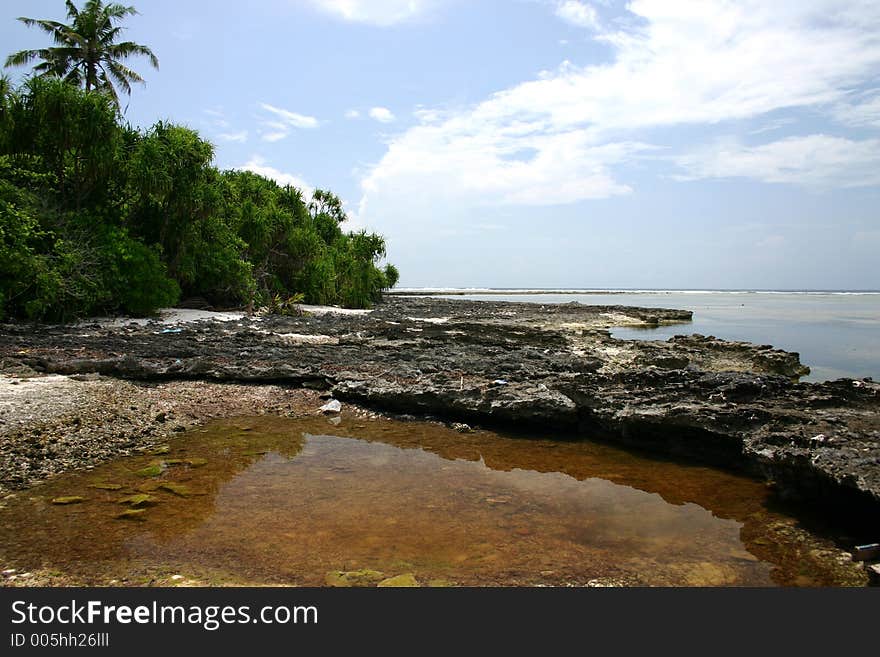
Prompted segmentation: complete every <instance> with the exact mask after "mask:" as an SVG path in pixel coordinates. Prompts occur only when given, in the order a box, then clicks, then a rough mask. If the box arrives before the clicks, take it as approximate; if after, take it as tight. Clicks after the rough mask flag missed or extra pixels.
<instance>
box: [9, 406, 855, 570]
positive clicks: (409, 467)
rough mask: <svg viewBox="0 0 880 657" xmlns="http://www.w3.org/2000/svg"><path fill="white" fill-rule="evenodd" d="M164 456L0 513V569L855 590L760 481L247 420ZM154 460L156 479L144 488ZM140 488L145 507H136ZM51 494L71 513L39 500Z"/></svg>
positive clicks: (536, 448)
mask: <svg viewBox="0 0 880 657" xmlns="http://www.w3.org/2000/svg"><path fill="white" fill-rule="evenodd" d="M162 451H164V452H165V453H161V454H154V455H145V456H139V457H133V458H127V459H120V460H118V461H116V462H113V463H109V464H107V465H105V466H102V467H100V468H97V469H95V470H92V471H88V472H82V473H74V474H69V475H64V476H62V477H60V478H58V479H56V480H54V481H52V482H51V483H49V484H47V485H43V486H40V487H37V488H34V489H31V490H29V491H25V492H23V493H20V494H19V495H18V496H17V498H15V499H13V500H8V501H7V507H6V508H5V509H2V511H0V518H2V523H0V557H2V558H3V560H4V561H3V563H4V564H13V565H15V566H17V567H19V568H20V569H31V570H32V569H37V568H48V569H52V570H59V571H61V572H64V573H68V574H70V575H71V576H73V577H76V578H78V580H79V581H84V582H88V583H94V584H101V583H106V582H107V581H109V579H124V580H125V581H127V582H129V583H141V582H147V581H149V580H150V579H151V578H154V577H156V575H157V573H158V574H159V575H161V574H163V573H165V574H167V573H172V572H175V573H177V572H179V573H182V574H184V575H185V576H186V577H187V578H194V579H197V580H199V581H205V582H209V583H233V584H260V583H267V584H294V585H323V584H324V583H325V579H326V577H327V573H328V572H330V571H354V570H361V569H372V570H376V571H380V572H381V573H383V574H384V575H386V576H389V577H390V576H395V575H400V574H403V573H412V574H414V575H415V577H416V579H417V580H418V581H419V582H420V583H422V584H427V583H430V582H435V583H438V582H454V583H457V584H461V585H536V584H549V585H567V584H575V585H584V584H589V583H592V584H623V585H772V584H784V585H792V584H794V585H840V584H848V583H856V582H858V576H857V575H856V574H855V573H857V572H858V571H857V570H856V569H854V568H853V567H852V566H851V565H849V564H845V563H843V562H839V561H838V560H837V557H838V555H839V552H837V551H836V550H835V549H834V547H833V545H832V544H831V543H830V542H828V541H827V540H826V539H823V538H821V537H819V536H815V535H812V534H810V533H809V532H807V531H805V530H803V529H801V528H800V527H799V526H798V525H797V523H796V522H795V520H794V519H793V518H791V517H789V516H786V515H785V514H783V513H781V512H779V511H777V510H774V508H773V506H772V505H771V504H769V491H768V489H767V488H766V486H764V485H763V484H762V483H760V482H757V481H754V480H751V479H748V478H745V477H740V476H737V475H733V474H730V473H725V472H722V471H719V470H716V469H713V468H708V467H697V466H688V465H681V464H676V463H672V462H667V461H658V460H653V459H647V458H643V457H640V456H637V455H634V454H632V453H629V452H625V451H621V450H618V449H615V448H611V447H608V446H604V445H599V444H594V443H590V442H584V441H581V442H560V441H553V440H523V439H517V438H510V437H505V436H502V435H498V434H494V433H490V432H477V433H473V434H460V433H457V432H455V431H452V430H450V429H448V428H446V427H443V426H439V425H436V424H431V423H420V422H407V423H403V422H397V421H391V420H369V421H365V420H363V419H360V418H357V417H354V416H351V417H348V416H346V417H345V418H344V419H343V421H342V422H341V424H339V425H338V426H333V425H331V424H329V423H328V421H327V419H325V418H323V417H316V418H309V419H284V418H271V417H259V418H242V419H238V420H236V421H224V422H218V423H215V424H212V425H210V426H208V427H206V428H204V429H201V430H196V431H193V432H190V433H189V434H186V435H183V436H181V437H180V438H179V439H178V440H177V441H176V442H175V443H173V444H171V445H169V448H168V449H167V450H162ZM154 464H159V465H161V468H159V470H161V474H159V475H158V476H148V475H149V472H150V469H149V466H151V465H154ZM96 486H97V487H96ZM117 487H118V488H117ZM138 494H140V495H144V496H149V497H150V498H151V499H147V500H143V502H142V505H140V506H137V505H133V503H132V501H131V499H130V498H131V496H133V495H138ZM61 496H81V497H83V498H85V499H84V501H83V502H81V503H78V504H72V505H56V504H52V503H51V500H52V499H53V498H58V497H61ZM127 498H129V499H128V503H121V502H120V500H122V499H127ZM132 510H134V511H136V513H134V514H129V517H128V518H126V519H120V518H118V517H117V516H119V515H120V513H121V512H123V511H132Z"/></svg>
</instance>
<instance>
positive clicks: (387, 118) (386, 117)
mask: <svg viewBox="0 0 880 657" xmlns="http://www.w3.org/2000/svg"><path fill="white" fill-rule="evenodd" d="M370 118H371V119H375V120H376V121H379V122H380V123H391V122H393V121H394V119H395V116H394V114H393V113H392V112H391V110H390V109H388V108H387V107H374V108H372V109H371V110H370Z"/></svg>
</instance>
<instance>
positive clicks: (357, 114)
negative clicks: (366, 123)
mask: <svg viewBox="0 0 880 657" xmlns="http://www.w3.org/2000/svg"><path fill="white" fill-rule="evenodd" d="M360 117H361V113H360V112H359V111H357V110H356V109H350V110H348V111H347V112H346V113H345V118H347V119H348V120H349V121H351V120H353V119H359V118H360Z"/></svg>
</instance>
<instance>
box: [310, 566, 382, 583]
mask: <svg viewBox="0 0 880 657" xmlns="http://www.w3.org/2000/svg"><path fill="white" fill-rule="evenodd" d="M383 580H385V575H384V574H383V573H381V572H379V571H378V570H368V569H365V570H350V571H342V570H334V571H331V572H329V573H327V575H326V576H325V577H324V584H325V585H326V586H332V587H337V588H339V587H342V588H348V587H355V586H375V585H376V584H378V583H379V582H381V581H383Z"/></svg>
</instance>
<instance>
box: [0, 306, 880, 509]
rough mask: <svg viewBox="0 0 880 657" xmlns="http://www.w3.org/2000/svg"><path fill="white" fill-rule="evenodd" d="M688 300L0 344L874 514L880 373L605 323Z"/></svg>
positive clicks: (7, 351) (90, 334)
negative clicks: (826, 372) (479, 432)
mask: <svg viewBox="0 0 880 657" xmlns="http://www.w3.org/2000/svg"><path fill="white" fill-rule="evenodd" d="M690 317H691V314H690V312H688V311H681V310H663V309H656V308H630V307H623V306H581V305H579V304H576V303H574V304H560V305H537V304H520V303H515V304H514V303H504V302H472V301H464V300H449V299H428V298H407V297H391V298H389V299H387V300H386V301H385V302H384V303H383V304H381V305H380V306H379V307H378V308H377V309H376V310H375V311H373V312H372V313H370V314H366V315H334V314H324V315H321V316H306V317H265V318H253V319H241V320H238V321H227V322H217V321H201V322H198V323H193V324H186V325H180V326H179V327H176V328H168V327H167V326H165V325H162V324H159V323H152V324H147V325H136V324H128V325H124V324H123V325H122V326H119V325H115V326H108V325H106V324H100V323H93V324H88V323H87V324H80V325H76V326H62V327H58V326H51V327H49V326H46V327H37V328H35V327H33V326H31V325H5V326H2V327H0V358H2V365H3V367H4V369H5V371H7V372H16V371H18V372H22V371H24V372H26V371H36V372H39V373H47V374H65V375H72V374H80V375H82V374H91V373H98V374H103V375H107V376H113V377H119V378H124V379H130V380H140V381H169V380H205V381H228V382H236V383H272V384H283V385H287V386H295V387H305V388H312V389H320V390H332V392H333V394H334V395H335V396H336V397H337V398H338V399H341V400H347V401H352V402H357V403H360V404H364V405H368V406H374V407H377V408H379V409H383V410H387V411H394V412H400V413H408V414H424V415H432V416H439V417H442V418H446V419H449V420H454V421H459V422H471V423H473V422H477V423H482V424H485V425H487V426H492V425H508V426H514V427H519V426H526V425H528V426H530V427H537V428H539V429H541V430H543V431H555V432H559V435H560V437H574V436H576V435H583V436H588V437H593V438H601V439H605V440H614V441H621V442H624V443H627V444H630V445H634V446H637V447H640V448H645V449H650V450H654V451H656V452H659V453H663V454H674V455H677V456H685V457H690V458H697V459H700V460H702V461H707V462H711V463H714V464H719V465H723V466H727V467H736V468H740V469H745V470H748V471H751V472H753V473H759V474H762V475H763V476H765V477H766V478H767V479H768V480H772V481H774V482H775V483H776V484H777V486H779V488H780V490H781V491H782V492H783V493H785V494H788V495H791V496H797V497H800V498H806V499H809V500H814V501H816V502H821V503H830V504H833V505H835V513H838V512H843V511H852V512H853V513H856V514H858V515H859V516H860V518H861V520H860V523H862V524H863V523H864V522H865V521H866V520H868V519H866V518H865V517H864V514H870V516H871V517H870V521H871V522H875V523H876V520H878V519H880V514H878V511H880V385H878V384H876V383H873V382H871V381H854V380H849V379H841V380H838V381H834V382H829V383H822V384H815V383H797V382H796V377H797V376H799V375H802V374H804V373H805V372H806V371H807V370H806V368H804V367H803V366H802V365H801V363H800V362H799V358H798V355H797V354H793V353H788V352H784V351H780V350H777V349H773V348H772V347H770V346H766V345H764V346H758V345H752V344H748V343H741V342H726V341H723V340H718V339H715V338H713V337H704V336H696V335H690V336H685V335H682V336H677V337H674V338H672V339H670V340H669V341H666V342H641V341H639V342H635V341H623V340H616V339H614V338H612V337H611V335H610V333H609V329H610V328H611V327H613V326H620V325H641V326H644V325H656V324H663V323H678V322H687V321H688V320H689V319H690ZM687 332H688V327H687V324H683V325H682V333H683V334H684V333H687ZM8 430H11V429H10V428H8V427H4V425H2V424H0V433H2V432H3V431H8Z"/></svg>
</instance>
